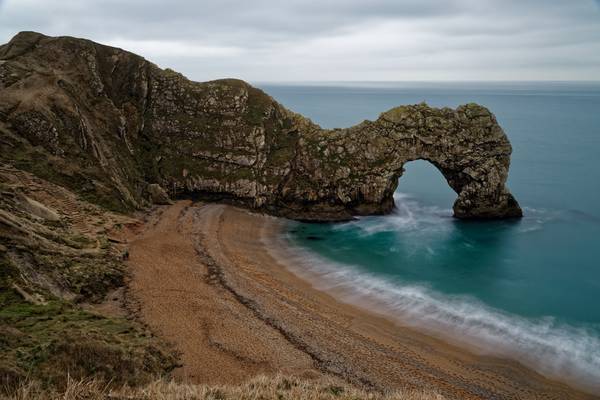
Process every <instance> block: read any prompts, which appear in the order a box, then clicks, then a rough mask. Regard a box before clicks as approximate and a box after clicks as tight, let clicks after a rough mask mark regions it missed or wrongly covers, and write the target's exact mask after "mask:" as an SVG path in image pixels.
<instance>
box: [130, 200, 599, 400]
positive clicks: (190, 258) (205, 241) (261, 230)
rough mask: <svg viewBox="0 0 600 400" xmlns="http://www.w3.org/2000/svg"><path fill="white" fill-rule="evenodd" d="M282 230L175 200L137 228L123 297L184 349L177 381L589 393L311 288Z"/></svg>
mask: <svg viewBox="0 0 600 400" xmlns="http://www.w3.org/2000/svg"><path fill="white" fill-rule="evenodd" d="M281 227H282V223H281V221H280V220H278V219H276V218H273V217H268V216H261V215H257V214H252V213H250V212H248V211H246V210H241V209H238V208H234V207H231V206H225V205H215V204H210V205H208V204H207V205H203V204H192V203H191V202H189V201H180V202H177V203H176V204H174V205H173V206H166V207H160V208H158V209H156V210H155V211H154V212H153V213H152V214H151V215H149V216H148V217H147V220H146V222H145V224H144V225H143V226H141V227H139V228H138V229H137V230H135V231H132V232H131V237H130V240H129V241H130V248H129V254H130V257H129V266H130V268H131V274H132V275H131V281H130V283H129V288H128V294H127V296H128V297H130V298H131V299H132V300H133V301H134V302H135V304H136V305H137V308H138V313H139V316H140V318H141V319H143V320H144V321H145V322H146V323H147V324H148V325H149V327H150V328H151V329H153V330H154V331H155V332H156V333H157V334H159V335H161V336H162V337H165V338H166V339H168V340H169V341H171V342H172V343H173V344H174V345H175V347H176V348H177V350H178V351H179V352H180V353H181V359H182V367H181V368H178V369H177V370H176V377H177V378H178V379H180V380H182V381H187V382H195V383H240V382H242V381H245V380H247V379H248V378H250V377H252V376H255V375H256V374H275V373H284V374H293V375H297V376H302V377H306V378H310V377H316V376H319V375H321V374H327V375H331V376H334V377H338V378H340V379H343V380H345V381H348V382H350V383H353V384H356V385H358V386H361V387H364V388H367V389H374V390H388V389H394V388H407V389H427V390H435V391H437V392H439V393H440V394H442V395H443V396H444V397H446V398H449V399H490V398H506V399H586V398H594V397H591V396H589V395H587V394H584V393H582V392H579V391H577V390H575V389H573V388H571V387H569V386H567V385H565V384H563V383H559V382H555V381H552V380H549V379H547V378H545V377H543V376H541V375H540V374H538V373H536V372H535V371H533V370H531V369H528V368H525V367H523V366H522V365H521V364H519V363H517V362H514V361H510V360H505V359H499V358H496V357H488V356H482V355H477V354H475V353H472V352H470V351H468V350H465V349H464V348H459V347H457V346H453V345H450V344H448V343H446V342H444V341H442V340H439V339H437V338H434V337H431V336H429V335H427V334H425V333H423V332H420V331H417V330H414V329H412V328H407V327H403V326H400V325H398V324H397V323H394V322H392V321H390V320H387V319H385V318H383V317H381V316H378V315H375V314H371V313H369V312H367V311H365V310H362V309H359V308H357V307H355V306H352V305H347V304H343V303H341V302H339V301H337V300H336V299H334V298H333V297H332V296H330V295H328V294H327V293H324V292H321V291H318V290H316V289H314V288H313V287H312V286H311V285H310V284H308V283H307V282H306V281H304V280H301V279H299V278H298V277H297V276H295V275H294V274H293V273H291V272H290V271H289V269H288V268H287V267H286V266H285V265H283V263H282V261H281V259H282V258H281V257H277V258H274V257H273V255H272V254H273V252H272V251H271V250H272V249H269V248H268V246H269V245H268V243H275V239H276V238H277V236H278V234H279V231H280V229H281ZM280 250H281V249H280ZM278 254H285V253H281V252H278Z"/></svg>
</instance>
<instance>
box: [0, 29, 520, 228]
mask: <svg viewBox="0 0 600 400" xmlns="http://www.w3.org/2000/svg"><path fill="white" fill-rule="evenodd" d="M0 134H1V135H0V137H1V140H0V150H1V156H0V162H4V163H8V164H11V165H13V166H15V167H16V168H19V169H23V170H27V171H30V172H32V173H34V174H36V175H38V176H40V177H42V178H44V179H47V180H49V181H51V182H54V183H57V184H60V185H63V186H65V187H68V188H71V189H72V190H75V191H77V192H78V193H79V194H80V195H81V196H82V197H83V199H85V200H87V201H91V202H94V203H96V204H100V205H102V206H104V207H107V208H109V209H112V210H119V211H124V210H128V209H129V210H130V209H135V208H139V207H142V206H144V205H146V204H148V202H149V201H150V198H151V197H153V195H152V193H156V186H151V185H156V184H158V185H160V186H161V188H163V189H164V190H166V192H167V193H168V194H169V195H170V196H171V197H179V196H187V195H190V196H200V197H204V198H209V199H215V200H228V201H232V202H235V203H237V204H242V205H244V206H246V207H249V208H252V209H256V210H260V211H264V212H267V213H271V214H275V215H281V216H285V217H289V218H294V219H302V220H319V221H324V220H331V221H333V220H344V219H348V218H351V217H352V216H354V215H368V214H382V213H387V212H390V211H391V210H392V209H393V207H394V203H393V193H394V190H395V188H396V186H397V183H398V178H400V177H401V176H402V173H403V165H404V163H406V162H408V161H411V160H416V159H424V160H427V161H429V162H431V163H432V164H433V165H435V166H436V167H437V168H438V169H439V170H440V171H441V172H442V174H443V175H444V177H445V178H446V180H447V182H448V184H449V185H450V187H451V188H452V189H454V191H455V192H456V193H457V194H458V198H457V200H456V202H455V204H454V215H455V216H456V217H458V218H509V217H520V216H521V215H522V212H521V209H520V207H519V205H518V203H517V201H516V200H515V199H514V198H513V196H512V195H511V194H510V192H509V191H508V190H507V188H506V186H505V182H506V179H507V176H508V170H509V165H510V154H511V146H510V143H509V141H508V139H507V137H506V135H505V133H504V132H503V131H502V129H501V128H500V126H499V125H498V123H497V121H496V119H495V117H494V116H493V114H492V113H491V112H490V111H488V110H487V109H486V108H484V107H481V106H479V105H476V104H467V105H463V106H460V107H458V108H457V109H450V108H442V109H437V108H431V107H429V106H427V105H426V104H419V105H411V106H401V107H397V108H394V109H392V110H389V111H387V112H384V113H383V114H381V116H380V117H379V118H378V119H377V120H376V121H364V122H363V123H361V124H359V125H356V126H354V127H351V128H347V129H334V130H325V129H322V128H321V127H319V126H318V125H316V124H314V123H312V122H311V121H310V120H309V119H307V118H304V117H302V116H300V115H298V114H295V113H293V112H291V111H289V110H287V109H285V108H284V107H283V106H281V105H280V104H278V103H277V102H276V101H275V100H273V99H272V98H271V97H270V96H268V95H267V94H265V93H264V92H263V91H261V90H259V89H257V88H254V87H252V86H250V85H249V84H247V83H245V82H243V81H239V80H233V79H227V80H218V81H212V82H204V83H197V82H192V81H190V80H188V79H186V78H185V77H184V76H183V75H181V74H179V73H176V72H174V71H171V70H169V69H166V70H163V69H160V68H159V67H157V66H156V65H154V64H152V63H151V62H148V61H146V60H145V59H143V58H142V57H140V56H137V55H135V54H132V53H129V52H127V51H124V50H121V49H118V48H113V47H108V46H104V45H100V44H97V43H94V42H91V41H88V40H83V39H76V38H72V37H47V36H44V35H42V34H39V33H34V32H21V33H19V34H17V35H16V36H15V37H14V38H13V39H12V40H11V41H10V42H9V43H7V44H5V45H3V46H0ZM149 188H150V189H149ZM161 196H162V194H161ZM163 197H164V196H163Z"/></svg>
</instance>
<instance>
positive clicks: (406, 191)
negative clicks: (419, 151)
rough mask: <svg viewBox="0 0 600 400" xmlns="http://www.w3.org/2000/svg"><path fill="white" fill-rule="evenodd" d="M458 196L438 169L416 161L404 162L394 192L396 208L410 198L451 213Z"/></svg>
mask: <svg viewBox="0 0 600 400" xmlns="http://www.w3.org/2000/svg"><path fill="white" fill-rule="evenodd" d="M457 197H458V195H457V193H456V191H455V190H453V189H452V187H451V186H450V185H449V183H448V181H447V180H446V178H445V177H444V175H443V173H442V172H441V171H440V170H439V168H438V167H437V166H436V165H435V164H434V163H432V162H430V161H428V160H424V159H417V160H413V161H408V162H406V163H405V164H404V165H403V167H402V174H401V175H400V176H399V177H398V185H397V187H396V190H395V192H394V203H395V206H396V208H397V207H398V206H399V205H400V204H399V203H400V202H402V201H403V199H406V198H410V199H412V200H416V201H418V202H419V203H420V204H423V205H424V206H427V207H435V208H437V209H439V210H444V212H445V211H447V212H448V214H449V215H451V213H452V206H453V204H454V202H455V201H456V199H457Z"/></svg>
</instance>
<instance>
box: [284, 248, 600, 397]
mask: <svg viewBox="0 0 600 400" xmlns="http://www.w3.org/2000/svg"><path fill="white" fill-rule="evenodd" d="M285 253H286V254H285V255H284V257H285V265H288V266H289V267H290V269H291V270H292V272H294V273H295V274H297V275H298V276H300V277H302V278H304V279H306V280H308V281H310V282H311V283H312V284H313V285H314V287H316V288H317V289H319V290H323V291H327V292H330V293H333V294H334V295H337V296H338V297H339V298H340V300H342V301H344V302H347V303H350V304H355V305H358V306H360V307H363V308H366V309H369V310H372V311H375V312H378V313H381V314H383V315H386V316H387V317H389V318H391V319H395V320H397V322H400V323H402V324H405V325H409V326H413V327H416V328H420V329H424V330H426V331H428V332H429V333H432V334H437V335H439V336H443V337H444V338H446V339H449V340H450V341H453V342H456V343H459V344H463V345H465V344H466V345H469V346H470V347H472V348H474V349H475V350H476V351H478V352H481V353H483V354H489V355H495V356H501V357H509V358H513V359H517V360H519V361H520V362H522V363H523V364H525V365H527V366H529V367H531V368H534V369H536V370H538V371H540V372H541V373H543V374H546V375H548V376H551V377H554V378H557V379H561V380H568V381H572V382H576V383H578V384H579V385H581V386H582V387H586V388H589V389H592V390H594V391H597V390H600V338H599V337H598V336H597V335H595V334H594V332H593V331H592V330H591V329H589V328H587V327H583V326H582V327H574V326H570V325H567V324H562V323H560V322H558V321H557V320H556V319H554V318H552V317H545V318H536V319H528V318H524V317H520V316H517V315H513V314H509V313H506V312H503V311H501V310H498V309H494V308H491V307H489V306H487V305H485V304H483V303H482V302H481V301H479V300H477V299H475V298H472V297H469V296H451V295H446V294H442V293H438V292H435V291H433V290H431V289H430V288H427V287H426V286H418V285H409V284H403V283H402V282H400V281H388V280H385V279H383V278H381V277H378V276H373V275H371V274H369V273H366V272H364V271H361V270H360V268H358V267H355V266H352V265H347V264H340V263H337V262H333V261H331V260H328V259H325V258H324V257H321V256H319V255H317V254H314V253H312V252H309V251H307V250H305V249H303V248H301V247H298V246H295V245H293V244H291V243H290V244H288V248H287V250H286V251H285ZM279 256H282V255H281V254H280V255H279Z"/></svg>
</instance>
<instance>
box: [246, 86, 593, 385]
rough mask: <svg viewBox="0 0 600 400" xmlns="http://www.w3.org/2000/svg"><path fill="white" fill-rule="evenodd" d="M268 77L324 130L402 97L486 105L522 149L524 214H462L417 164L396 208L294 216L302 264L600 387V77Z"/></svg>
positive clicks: (430, 324) (517, 155) (420, 320)
mask: <svg viewBox="0 0 600 400" xmlns="http://www.w3.org/2000/svg"><path fill="white" fill-rule="evenodd" d="M257 86H259V87H260V88H261V89H263V90H264V91H265V92H267V93H268V94H270V95H271V96H273V97H274V98H275V99H276V100H278V101H279V102H280V103H282V104H283V105H285V106H286V107H288V108H290V109H292V110H294V111H296V112H299V113H301V114H303V115H305V116H307V117H309V118H310V119H312V120H313V122H316V123H318V124H320V125H321V126H322V127H323V128H335V127H349V126H352V125H355V124H357V123H360V122H362V121H363V120H365V119H368V120H374V119H376V118H377V117H378V116H379V114H380V113H381V112H383V111H385V110H388V109H390V108H392V107H395V106H398V105H402V104H417V103H421V102H426V103H427V104H429V105H431V106H435V107H445V106H448V107H456V106H458V105H460V104H465V103H470V102H476V103H479V104H481V105H484V106H486V107H488V108H489V109H490V110H491V111H492V112H493V113H494V114H495V115H496V118H497V120H498V122H499V123H500V125H501V126H502V128H503V129H504V131H505V132H506V134H507V135H508V138H509V140H510V141H511V143H512V146H513V154H512V162H511V166H510V172H509V179H508V188H509V189H510V191H511V192H512V193H513V194H514V196H515V197H516V199H517V200H518V201H519V202H520V204H521V206H522V207H523V211H524V218H523V219H520V220H510V221H486V222H481V221H480V222H475V221H460V220H457V219H455V218H453V217H452V204H453V202H454V200H455V199H456V193H454V192H453V191H452V189H451V188H450V187H449V186H448V184H447V183H446V181H445V180H444V178H443V176H442V174H441V173H440V172H439V171H438V170H437V169H436V168H435V167H434V166H433V165H431V164H429V163H428V162H426V161H413V162H410V163H408V164H406V165H405V168H406V172H405V173H404V175H403V176H402V177H401V178H400V179H399V182H398V189H397V191H396V193H395V195H394V198H395V204H396V209H395V210H394V211H393V212H392V213H391V214H389V215H385V216H370V217H360V218H358V219H356V220H354V221H350V222H344V223H327V224H316V223H299V222H296V223H290V224H289V225H288V227H289V228H288V230H287V232H285V234H284V240H286V241H287V243H288V244H289V247H290V249H292V251H293V254H294V257H295V258H296V259H295V261H294V262H293V264H295V265H296V266H297V267H296V268H297V270H296V271H295V272H297V273H299V274H300V275H303V274H305V275H306V277H311V279H312V282H313V284H314V285H315V286H316V287H317V288H319V289H322V290H326V291H328V290H330V291H332V292H334V293H338V295H339V296H340V297H341V298H340V300H342V301H346V302H349V303H353V304H357V305H360V306H362V307H365V308H368V309H370V310H372V311H374V312H377V313H380V314H383V315H385V316H387V317H389V318H391V319H395V320H397V321H399V322H400V323H402V324H404V325H409V326H413V327H416V328H421V329H423V330H426V331H427V332H429V333H431V334H433V335H437V336H441V337H443V338H446V339H447V340H449V341H451V342H457V343H459V344H466V345H468V346H471V347H472V348H473V349H474V350H475V351H478V352H481V353H484V354H489V355H493V356H500V357H508V358H512V359H516V360H518V361H520V362H522V363H523V364H525V365H527V366H529V367H531V368H534V369H536V370H538V371H539V372H541V373H543V374H545V375H547V376H550V377H554V378H559V379H562V380H566V381H568V382H570V383H574V384H575V385H576V386H580V387H582V388H584V389H588V390H591V391H593V392H600V83H598V82H596V83H594V82H427V83H418V82H417V83H415V82H411V83H405V82H376V83H373V82H364V83H361V82H358V83H357V82H351V83H347V82H332V83H320V82H319V83H298V84H291V83H286V84H273V83H270V84H258V85H257Z"/></svg>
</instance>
